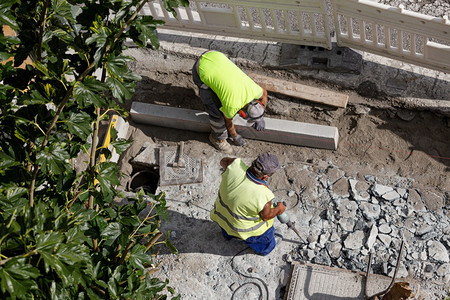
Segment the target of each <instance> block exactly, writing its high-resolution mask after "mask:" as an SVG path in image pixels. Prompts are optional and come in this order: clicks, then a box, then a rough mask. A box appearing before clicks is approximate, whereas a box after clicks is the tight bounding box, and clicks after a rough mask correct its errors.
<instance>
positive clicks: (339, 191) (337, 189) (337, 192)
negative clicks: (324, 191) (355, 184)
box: [330, 177, 350, 199]
mask: <svg viewBox="0 0 450 300" xmlns="http://www.w3.org/2000/svg"><path fill="white" fill-rule="evenodd" d="M348 190H349V184H348V181H347V179H345V178H344V177H341V178H340V179H339V180H338V181H336V182H335V183H334V184H333V186H332V188H331V191H330V194H331V196H332V197H333V199H335V198H348V196H350V194H349V192H348Z"/></svg>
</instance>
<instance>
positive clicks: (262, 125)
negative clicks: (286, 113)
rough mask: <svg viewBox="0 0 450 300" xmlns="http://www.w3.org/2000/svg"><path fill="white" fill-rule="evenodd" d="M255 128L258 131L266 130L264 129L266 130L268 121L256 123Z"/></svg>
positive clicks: (262, 120)
mask: <svg viewBox="0 0 450 300" xmlns="http://www.w3.org/2000/svg"><path fill="white" fill-rule="evenodd" d="M253 128H255V129H256V130H258V131H261V130H264V128H266V121H264V119H261V120H260V121H256V122H255V123H253Z"/></svg>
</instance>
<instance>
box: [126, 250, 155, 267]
mask: <svg viewBox="0 0 450 300" xmlns="http://www.w3.org/2000/svg"><path fill="white" fill-rule="evenodd" d="M129 262H130V264H131V266H133V267H134V268H138V269H145V267H146V266H148V265H151V264H152V263H153V260H152V256H151V255H149V254H147V253H145V246H143V245H140V244H138V245H135V246H134V247H133V248H132V249H131V251H130V257H129Z"/></svg>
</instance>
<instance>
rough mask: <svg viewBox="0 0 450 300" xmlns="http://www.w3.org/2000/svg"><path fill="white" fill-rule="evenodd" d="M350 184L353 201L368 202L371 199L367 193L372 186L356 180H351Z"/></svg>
mask: <svg viewBox="0 0 450 300" xmlns="http://www.w3.org/2000/svg"><path fill="white" fill-rule="evenodd" d="M349 184H350V194H351V195H352V197H353V199H355V200H356V201H368V200H369V199H370V195H369V193H368V192H367V191H368V190H369V188H370V185H369V184H368V183H367V182H364V181H358V180H355V179H350V180H349Z"/></svg>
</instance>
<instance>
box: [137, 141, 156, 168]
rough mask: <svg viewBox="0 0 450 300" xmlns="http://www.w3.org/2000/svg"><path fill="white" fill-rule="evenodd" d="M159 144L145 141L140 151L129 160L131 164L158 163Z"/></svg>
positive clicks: (150, 165) (151, 165) (149, 164)
mask: <svg viewBox="0 0 450 300" xmlns="http://www.w3.org/2000/svg"><path fill="white" fill-rule="evenodd" d="M160 146H161V145H158V144H155V143H149V142H145V143H144V144H143V145H142V148H141V151H140V152H139V153H138V154H137V155H136V156H135V157H134V158H133V159H132V160H131V163H132V164H138V165H142V166H147V167H154V166H158V165H159V147H160Z"/></svg>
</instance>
